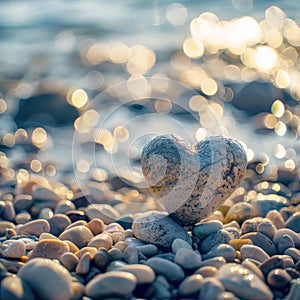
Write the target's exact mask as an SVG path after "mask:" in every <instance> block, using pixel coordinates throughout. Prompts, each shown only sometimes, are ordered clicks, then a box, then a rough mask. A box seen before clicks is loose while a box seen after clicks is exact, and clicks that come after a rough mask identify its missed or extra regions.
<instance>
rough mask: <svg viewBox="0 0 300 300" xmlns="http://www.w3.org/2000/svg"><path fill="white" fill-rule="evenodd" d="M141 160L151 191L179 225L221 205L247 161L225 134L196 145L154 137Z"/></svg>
mask: <svg viewBox="0 0 300 300" xmlns="http://www.w3.org/2000/svg"><path fill="white" fill-rule="evenodd" d="M141 160H142V162H141V164H142V170H143V173H144V176H145V178H146V180H147V181H148V184H149V186H150V189H151V191H152V192H153V193H154V194H155V195H156V196H158V197H159V198H160V199H162V202H163V205H164V206H165V208H166V210H167V211H168V212H169V213H170V216H171V217H172V218H173V219H174V220H176V221H177V222H178V223H180V224H181V225H193V224H195V223H197V222H198V221H199V220H201V219H204V218H206V217H208V216H209V215H210V214H211V213H212V212H213V211H215V210H216V209H217V208H218V207H220V206H221V205H222V204H223V202H224V201H225V200H226V199H227V198H228V197H229V196H230V194H231V193H232V192H233V191H234V189H235V188H236V187H237V186H238V184H239V183H240V180H241V178H242V177H243V175H244V173H245V171H246V164H247V158H246V153H245V150H244V148H243V146H242V145H241V144H240V143H239V142H238V141H237V140H235V139H232V138H228V137H225V136H212V137H208V138H206V139H204V140H202V141H200V142H199V143H197V144H196V145H195V146H191V145H188V144H187V143H186V142H185V141H183V140H182V139H180V138H179V137H177V136H175V135H160V136H156V137H155V138H154V139H152V140H151V141H150V142H149V143H148V144H146V145H145V146H144V148H143V151H142V157H141ZM162 172H163V173H162ZM220 174H222V176H220ZM162 175H163V176H162ZM158 178H160V180H159V181H158Z"/></svg>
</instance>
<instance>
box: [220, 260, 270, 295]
mask: <svg viewBox="0 0 300 300" xmlns="http://www.w3.org/2000/svg"><path fill="white" fill-rule="evenodd" d="M215 278H217V279H219V280H220V281H221V282H222V283H223V284H224V286H225V288H226V290H227V291H229V292H232V293H234V294H235V295H236V296H237V297H239V298H245V299H260V300H272V299H273V295H272V292H271V291H270V289H269V287H268V286H267V285H266V284H265V283H264V281H262V280H261V279H260V278H259V277H258V276H257V275H256V274H255V273H253V272H251V271H250V270H249V269H247V268H245V267H243V266H241V265H238V264H235V263H229V264H226V265H224V266H222V267H221V268H220V269H219V271H218V273H217V274H216V276H215Z"/></svg>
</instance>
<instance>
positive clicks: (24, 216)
mask: <svg viewBox="0 0 300 300" xmlns="http://www.w3.org/2000/svg"><path fill="white" fill-rule="evenodd" d="M31 220H32V218H31V215H30V214H29V213H28V212H20V213H18V214H17V215H16V216H15V222H16V224H25V223H28V222H30V221H31Z"/></svg>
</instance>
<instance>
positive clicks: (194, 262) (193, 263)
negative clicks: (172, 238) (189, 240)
mask: <svg viewBox="0 0 300 300" xmlns="http://www.w3.org/2000/svg"><path fill="white" fill-rule="evenodd" d="M201 262H202V259H201V255H200V254H199V253H196V252H194V251H193V250H191V249H187V248H180V249H178V250H177V252H176V255H175V263H177V264H178V265H179V266H181V267H182V268H183V269H186V270H195V269H197V268H199V267H200V266H201Z"/></svg>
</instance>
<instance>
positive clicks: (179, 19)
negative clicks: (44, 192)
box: [0, 0, 300, 184]
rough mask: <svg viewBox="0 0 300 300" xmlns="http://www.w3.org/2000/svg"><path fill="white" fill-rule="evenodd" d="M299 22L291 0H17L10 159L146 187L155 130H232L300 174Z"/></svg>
mask: <svg viewBox="0 0 300 300" xmlns="http://www.w3.org/2000/svg"><path fill="white" fill-rule="evenodd" d="M299 22H300V5H299V4H298V3H297V1H291V0H288V1H282V0H280V1H256V0H231V1H230V0H216V1H207V0H202V1H200V0H198V1H194V0H193V1H137V0H132V1H121V0H116V1H90V0H88V1H4V0H3V1H1V2H0V98H1V99H0V140H1V146H0V151H1V155H0V157H1V158H0V166H1V167H3V168H4V167H5V170H6V172H7V174H6V176H8V177H9V176H11V177H14V175H15V174H13V172H15V170H19V171H18V172H19V173H20V174H19V176H20V177H22V176H25V175H26V174H25V173H26V172H25V171H22V170H25V169H26V170H30V172H32V173H36V174H42V175H44V176H47V177H50V178H56V177H62V176H64V175H66V174H69V175H70V174H72V172H73V166H74V170H75V173H76V176H77V178H78V179H79V181H80V180H85V179H88V178H90V177H92V178H93V179H94V180H97V181H106V180H107V179H108V178H109V177H110V176H113V174H117V175H118V176H119V177H120V178H123V179H125V180H128V181H129V182H133V183H135V184H137V183H139V182H140V181H142V179H141V177H142V176H141V173H140V167H139V156H140V150H141V148H142V146H143V144H144V143H145V142H146V141H147V140H149V138H151V137H152V136H154V135H155V134H158V133H163V132H172V133H176V134H179V135H182V136H183V137H184V138H186V139H187V140H189V141H190V142H194V143H195V142H197V141H199V140H201V139H203V138H204V137H205V136H207V135H210V134H219V133H223V134H227V135H229V136H234V137H237V138H239V139H240V140H242V141H243V142H244V144H245V147H246V148H247V155H248V160H249V163H252V162H253V163H254V164H255V165H254V168H255V170H256V172H258V173H259V174H262V173H264V174H265V176H266V177H268V176H269V178H270V179H274V180H276V176H278V170H279V169H280V170H281V171H282V172H284V171H285V170H286V171H288V172H289V174H291V173H292V172H295V174H297V173H298V171H297V159H298V156H299V133H300V119H299V118H300V105H299V101H300V85H299V82H300V72H299V67H300V64H299V62H300V61H299V50H300V27H299ZM174 99H176V101H174ZM72 156H73V161H72ZM7 164H12V166H13V168H11V169H9V168H7ZM20 170H21V171H20ZM9 172H11V174H10V173H9ZM24 172H25V173H24ZM24 174H25V175H24ZM70 176H72V175H70Z"/></svg>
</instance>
